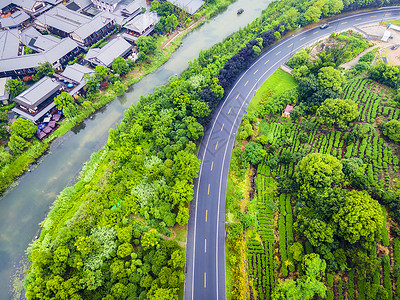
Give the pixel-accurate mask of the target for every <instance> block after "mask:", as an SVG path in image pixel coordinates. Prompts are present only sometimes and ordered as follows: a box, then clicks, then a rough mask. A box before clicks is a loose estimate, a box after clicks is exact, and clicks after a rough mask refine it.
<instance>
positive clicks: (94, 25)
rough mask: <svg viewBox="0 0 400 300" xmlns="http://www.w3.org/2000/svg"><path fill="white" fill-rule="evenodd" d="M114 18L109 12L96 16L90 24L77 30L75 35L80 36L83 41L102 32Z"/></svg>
mask: <svg viewBox="0 0 400 300" xmlns="http://www.w3.org/2000/svg"><path fill="white" fill-rule="evenodd" d="M113 19H114V16H113V15H111V14H110V13H108V12H102V13H100V14H98V15H97V16H95V17H94V18H93V19H92V20H91V21H90V22H88V23H86V24H84V25H82V26H80V27H79V28H77V29H76V30H75V31H74V33H75V34H76V35H78V36H79V37H80V38H82V39H83V40H84V39H85V38H87V37H88V36H90V35H91V34H93V33H94V32H96V31H98V30H100V29H101V28H103V27H104V26H105V25H107V24H108V23H110V22H112V21H113Z"/></svg>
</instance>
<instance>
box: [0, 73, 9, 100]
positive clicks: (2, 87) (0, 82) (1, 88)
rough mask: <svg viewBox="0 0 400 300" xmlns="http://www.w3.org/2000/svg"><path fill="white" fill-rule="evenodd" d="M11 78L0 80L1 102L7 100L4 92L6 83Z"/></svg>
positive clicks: (7, 96) (7, 95) (6, 94)
mask: <svg viewBox="0 0 400 300" xmlns="http://www.w3.org/2000/svg"><path fill="white" fill-rule="evenodd" d="M10 78H11V77H4V78H0V101H2V100H8V98H9V96H10V95H9V94H8V92H7V91H6V83H7V80H8V79H10Z"/></svg>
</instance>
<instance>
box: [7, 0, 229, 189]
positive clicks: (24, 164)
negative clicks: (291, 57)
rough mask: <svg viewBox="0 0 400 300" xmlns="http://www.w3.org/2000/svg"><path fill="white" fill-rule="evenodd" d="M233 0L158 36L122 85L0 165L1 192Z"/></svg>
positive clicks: (206, 9) (208, 8) (103, 92)
mask: <svg viewBox="0 0 400 300" xmlns="http://www.w3.org/2000/svg"><path fill="white" fill-rule="evenodd" d="M235 1H236V0H222V1H217V2H216V3H214V4H212V5H209V6H205V7H203V8H202V9H201V11H199V12H198V13H197V14H198V15H197V16H196V17H197V19H196V20H193V21H192V22H191V23H190V24H189V25H188V26H187V28H178V29H176V30H175V32H174V33H173V34H172V35H170V36H169V37H167V36H159V37H158V38H157V49H158V50H159V51H155V53H153V54H151V55H149V56H148V58H147V59H146V61H145V62H142V63H139V64H135V66H134V67H133V69H132V70H131V71H130V72H129V73H128V74H127V75H126V76H125V77H123V78H121V83H122V90H121V87H119V88H118V90H116V89H114V87H113V86H112V85H109V86H108V87H107V88H106V89H105V90H101V91H100V94H99V96H98V97H96V98H95V99H94V100H93V101H91V105H90V106H83V105H81V106H79V113H78V114H77V115H75V116H74V117H72V118H66V119H64V120H63V121H61V122H60V127H59V128H58V129H57V130H56V131H54V132H53V133H52V134H51V135H50V136H49V137H48V138H47V139H45V140H44V141H38V140H34V141H33V143H32V145H31V146H30V147H28V148H27V149H26V150H25V151H24V153H22V154H21V155H19V156H17V157H15V159H13V160H12V161H10V162H9V163H7V164H4V165H3V166H2V167H1V169H0V195H1V194H2V193H3V192H4V191H5V190H6V189H7V188H9V187H12V186H15V185H17V182H16V180H17V178H18V177H19V176H21V175H22V174H23V173H24V172H26V171H27V170H29V169H30V167H31V165H32V164H34V163H35V162H37V160H38V159H39V158H40V157H41V156H43V155H44V154H45V153H46V152H47V151H48V150H49V147H50V144H51V143H52V142H53V141H54V140H56V139H57V138H59V137H61V136H63V135H65V134H66V133H67V132H69V131H70V130H71V129H73V128H74V127H75V126H77V125H79V124H80V123H82V122H83V121H84V120H85V119H87V118H89V117H90V116H91V115H92V114H93V113H95V112H96V111H98V110H99V109H101V108H103V107H104V106H105V105H107V104H108V103H110V102H111V101H113V100H114V99H115V98H116V97H118V96H121V95H122V94H124V93H125V92H126V91H127V90H128V89H129V87H131V86H132V85H134V84H135V83H137V82H139V81H140V80H141V79H142V78H143V77H144V76H146V75H148V74H150V73H153V72H155V71H156V70H157V69H158V68H160V67H161V66H162V65H163V64H165V63H166V62H167V61H168V60H169V58H170V57H171V55H172V54H173V53H174V52H175V51H176V50H177V49H178V48H179V46H180V45H181V43H182V39H183V38H184V37H185V36H186V35H187V34H188V33H190V32H192V31H193V30H195V29H196V28H198V27H199V26H201V25H203V24H204V22H206V21H207V20H209V19H210V18H212V17H214V16H215V15H216V14H218V13H220V12H222V11H224V10H225V9H226V8H227V7H228V6H229V5H230V4H231V3H233V2H235Z"/></svg>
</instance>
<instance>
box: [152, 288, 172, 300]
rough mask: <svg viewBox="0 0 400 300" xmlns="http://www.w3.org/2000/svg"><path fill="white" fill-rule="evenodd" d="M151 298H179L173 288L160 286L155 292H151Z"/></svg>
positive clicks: (168, 299) (164, 299) (159, 299)
mask: <svg viewBox="0 0 400 300" xmlns="http://www.w3.org/2000/svg"><path fill="white" fill-rule="evenodd" d="M147 297H148V299H149V300H178V296H177V295H175V292H174V290H173V289H163V288H158V289H156V290H155V291H154V292H153V293H151V294H149V295H148V296H147Z"/></svg>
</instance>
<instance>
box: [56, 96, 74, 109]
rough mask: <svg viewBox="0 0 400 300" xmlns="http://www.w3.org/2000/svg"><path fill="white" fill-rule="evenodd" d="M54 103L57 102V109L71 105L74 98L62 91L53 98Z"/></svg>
mask: <svg viewBox="0 0 400 300" xmlns="http://www.w3.org/2000/svg"><path fill="white" fill-rule="evenodd" d="M54 103H55V104H57V108H58V109H64V108H66V107H67V106H69V105H73V104H74V103H75V100H74V97H72V96H71V95H70V94H68V93H66V92H62V93H61V94H59V95H57V96H56V97H55V98H54Z"/></svg>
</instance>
